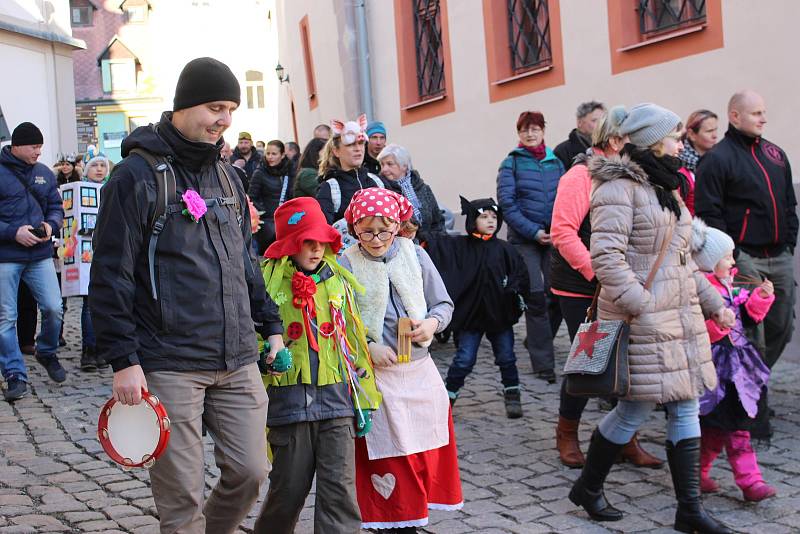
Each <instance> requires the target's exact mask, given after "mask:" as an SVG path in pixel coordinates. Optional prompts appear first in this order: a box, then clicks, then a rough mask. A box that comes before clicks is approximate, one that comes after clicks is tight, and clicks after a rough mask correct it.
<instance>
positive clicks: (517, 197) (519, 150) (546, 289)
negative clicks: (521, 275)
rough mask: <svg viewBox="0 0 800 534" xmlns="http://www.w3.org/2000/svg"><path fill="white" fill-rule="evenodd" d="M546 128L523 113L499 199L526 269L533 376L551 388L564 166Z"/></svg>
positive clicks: (537, 116) (503, 167)
mask: <svg viewBox="0 0 800 534" xmlns="http://www.w3.org/2000/svg"><path fill="white" fill-rule="evenodd" d="M544 126H545V122H544V115H542V114H541V113H540V112H538V111H524V112H522V114H520V116H519V118H518V119H517V136H518V137H519V145H518V146H517V147H516V148H515V149H514V150H512V151H511V152H509V154H508V156H507V157H506V158H505V159H504V160H503V162H502V163H501V164H500V170H499V171H498V174H497V200H498V202H499V203H500V208H501V209H502V210H503V217H504V218H505V221H506V223H507V224H508V240H509V242H511V243H512V244H513V245H515V246H516V247H517V250H519V253H520V254H521V255H522V257H523V258H524V259H525V263H526V265H527V266H528V276H529V278H530V292H529V293H528V295H526V297H525V304H526V305H527V307H528V308H527V310H525V327H526V330H527V332H528V337H527V343H526V347H527V349H528V353H529V354H530V358H531V365H532V366H533V372H534V373H535V374H536V376H537V377H538V378H540V379H542V380H545V381H547V382H548V383H550V384H553V383H555V381H556V374H555V371H554V367H555V353H554V351H553V337H554V336H555V335H556V332H558V327H559V325H560V324H561V310H560V309H559V306H558V302H557V301H556V299H555V298H554V297H553V295H552V293H550V249H551V248H552V247H551V240H550V218H551V217H552V215H553V202H555V199H556V190H557V189H558V181H559V179H560V178H561V175H562V174H564V164H563V163H561V160H560V159H558V157H556V155H555V154H554V153H553V151H552V150H551V149H550V147H547V146H545V143H544Z"/></svg>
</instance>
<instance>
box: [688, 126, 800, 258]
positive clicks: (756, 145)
mask: <svg viewBox="0 0 800 534" xmlns="http://www.w3.org/2000/svg"><path fill="white" fill-rule="evenodd" d="M694 205H695V211H696V214H697V217H699V218H701V219H703V220H704V221H705V222H706V223H708V224H709V225H711V226H713V227H715V228H719V229H720V230H722V231H724V232H726V233H727V234H728V235H730V236H731V237H732V238H733V240H734V242H735V243H736V246H737V248H740V249H741V250H744V251H745V252H746V253H748V254H749V255H751V256H755V257H760V258H765V257H772V256H777V255H778V254H780V253H781V252H783V251H784V250H786V249H787V248H789V249H792V250H793V249H794V247H795V244H796V243H797V227H798V219H797V211H796V208H797V200H796V199H795V194H794V187H793V186H792V168H791V167H790V165H789V159H788V158H787V157H786V154H785V153H784V152H783V150H781V149H780V148H778V147H777V146H776V145H774V144H772V143H770V142H769V141H767V140H766V139H764V138H763V137H757V138H756V137H751V136H749V135H746V134H744V133H743V132H741V131H739V130H737V129H736V128H735V127H734V126H733V125H731V126H729V128H728V131H727V132H726V133H725V138H724V139H723V140H722V141H720V142H719V143H718V144H717V145H716V146H714V148H712V149H711V150H710V151H708V152H706V154H705V155H704V156H703V157H702V159H701V160H700V163H699V164H698V166H697V172H696V185H695V200H694Z"/></svg>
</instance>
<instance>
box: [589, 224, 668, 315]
mask: <svg viewBox="0 0 800 534" xmlns="http://www.w3.org/2000/svg"><path fill="white" fill-rule="evenodd" d="M676 225H677V220H676V221H673V220H672V214H670V225H669V228H668V229H667V235H666V236H665V237H664V241H663V242H662V243H661V249H660V250H659V251H658V256H657V257H656V261H655V262H653V266H652V267H651V268H650V272H649V273H648V274H647V278H646V279H645V281H644V288H645V289H650V286H652V285H653V280H655V278H656V273H658V269H659V268H660V267H661V263H662V262H663V261H664V257H666V255H667V250H668V249H669V244H670V243H671V242H672V234H673V232H674V231H675V226H676ZM600 289H601V285H600V281H599V280H598V282H597V288H595V290H594V297H592V304H591V305H590V306H589V309H587V310H586V321H587V322H592V321H594V320H595V317H597V303H598V300H599V299H600ZM631 319H633V316H631V315H629V316H628V318H627V319H625V322H627V323H629V322H631Z"/></svg>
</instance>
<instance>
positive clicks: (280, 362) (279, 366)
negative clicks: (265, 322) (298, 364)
mask: <svg viewBox="0 0 800 534" xmlns="http://www.w3.org/2000/svg"><path fill="white" fill-rule="evenodd" d="M268 356H269V343H267V342H264V348H263V349H261V354H259V358H258V370H259V371H261V374H262V375H266V374H270V373H285V372H286V371H288V370H289V369H291V368H292V351H290V350H289V349H288V348H286V347H283V348H282V349H281V350H279V351H278V354H276V355H275V359H274V360H272V363H267V357H268Z"/></svg>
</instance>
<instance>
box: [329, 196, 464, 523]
mask: <svg viewBox="0 0 800 534" xmlns="http://www.w3.org/2000/svg"><path fill="white" fill-rule="evenodd" d="M413 213H414V210H413V208H412V206H411V204H410V203H409V201H408V200H406V198H405V197H403V196H401V195H399V194H397V193H395V192H393V191H388V190H386V189H379V188H370V189H363V190H360V191H358V192H356V194H355V195H353V198H352V200H351V201H350V205H349V206H348V208H347V210H346V211H345V214H344V217H345V219H346V220H347V224H348V229H349V232H350V234H351V235H354V236H356V237H357V238H358V246H351V247H349V248H348V249H347V250H345V252H344V254H343V255H342V257H341V258H340V260H339V262H340V264H341V265H342V266H343V267H345V268H346V269H349V270H350V271H351V272H352V273H353V274H354V275H355V276H356V279H357V280H358V281H359V283H361V284H362V285H363V286H364V289H365V292H364V293H363V294H356V301H357V303H358V308H359V311H360V312H361V317H362V320H363V321H364V325H365V326H366V328H367V341H368V348H369V353H370V357H371V358H372V362H373V364H374V366H375V367H374V368H375V382H376V385H377V387H378V389H379V390H380V392H381V394H382V396H383V404H382V406H381V408H380V409H379V410H377V411H376V412H375V413H374V417H373V427H372V430H371V431H370V433H369V434H367V436H366V437H365V438H364V439H361V438H358V439H356V493H357V497H358V506H359V509H360V510H361V520H362V524H361V527H362V528H363V529H398V530H401V529H402V530H403V532H406V531H409V532H412V531H413V532H416V527H422V526H425V525H427V524H428V510H429V509H438V510H457V509H459V508H461V506H462V504H463V502H462V501H463V499H462V493H461V479H460V478H459V474H458V454H457V450H456V442H455V435H454V433H453V421H452V418H451V415H450V400H449V397H448V395H447V390H446V389H445V387H444V382H442V378H441V375H439V371H438V370H437V369H436V365H435V364H434V363H433V360H432V359H431V356H430V353H429V351H428V346H429V345H430V343H431V340H432V338H433V335H434V333H436V332H441V331H442V330H444V329H445V328H446V327H447V325H448V324H449V323H450V319H451V317H452V314H453V301H452V300H451V299H450V296H449V295H448V294H447V289H446V288H445V285H444V282H443V281H442V277H441V276H440V275H439V272H438V271H437V270H436V267H435V266H434V265H433V262H432V261H431V259H430V257H429V256H428V254H427V253H426V252H425V251H424V250H423V249H422V248H420V247H419V246H417V245H415V244H414V242H413V241H411V240H410V239H407V238H405V237H400V236H399V235H398V233H399V231H400V229H401V225H402V224H403V223H404V222H406V221H408V220H409V219H410V218H411V217H412V215H413ZM406 318H407V319H409V320H410V324H411V330H410V332H409V334H408V337H410V341H411V342H410V344H407V341H406V340H405V339H404V343H402V344H400V343H398V330H399V327H398V325H399V323H400V320H401V319H406ZM409 345H410V346H409Z"/></svg>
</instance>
